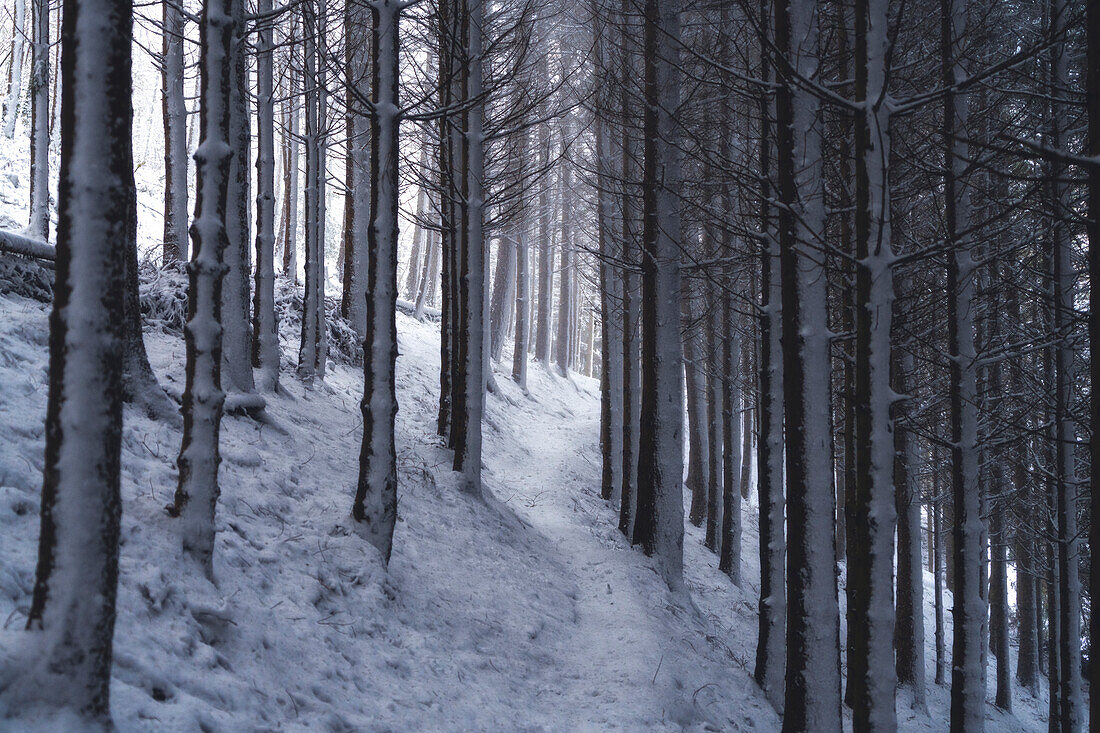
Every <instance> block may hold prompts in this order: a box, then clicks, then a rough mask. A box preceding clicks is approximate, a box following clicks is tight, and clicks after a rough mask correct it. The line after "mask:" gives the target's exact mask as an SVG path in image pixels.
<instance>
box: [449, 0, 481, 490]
mask: <svg viewBox="0 0 1100 733" xmlns="http://www.w3.org/2000/svg"><path fill="white" fill-rule="evenodd" d="M464 3H465V4H464V9H465V10H466V14H465V15H466V17H465V18H464V25H465V28H464V31H465V33H464V38H465V39H466V44H465V48H466V58H465V63H464V67H463V77H462V78H463V89H462V92H463V95H462V96H463V99H464V100H466V101H471V100H476V101H473V103H472V104H470V107H469V108H468V109H467V110H466V112H465V114H464V115H463V117H464V122H465V125H464V128H463V135H462V169H461V172H462V176H463V178H462V193H463V196H462V201H463V203H464V206H463V212H462V213H463V216H462V230H461V232H460V237H461V249H460V255H461V256H460V263H459V300H460V302H461V309H460V319H461V322H460V328H459V331H458V339H459V342H460V348H459V353H460V355H461V357H462V363H461V366H462V375H461V376H462V384H461V385H460V389H461V391H462V399H461V404H460V405H459V406H457V407H456V411H455V419H456V420H457V421H458V422H459V423H461V429H460V430H459V432H458V435H460V436H461V441H460V442H458V441H457V440H456V445H455V460H454V470H455V471H460V472H462V487H463V490H465V491H467V492H469V493H471V494H474V495H475V496H480V495H481V418H482V413H483V411H484V403H485V376H484V373H485V371H484V370H485V359H484V356H485V355H484V349H485V338H484V315H485V292H484V291H485V233H484V206H485V189H484V181H485V159H484V145H485V132H484V127H483V114H484V110H483V104H484V101H483V100H482V99H481V95H482V92H483V86H482V69H481V65H482V53H483V52H482V35H481V34H482V23H483V22H484V6H483V0H464Z"/></svg>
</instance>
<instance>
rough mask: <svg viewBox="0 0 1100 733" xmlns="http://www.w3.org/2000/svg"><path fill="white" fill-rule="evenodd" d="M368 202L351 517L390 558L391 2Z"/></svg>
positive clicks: (377, 67)
mask: <svg viewBox="0 0 1100 733" xmlns="http://www.w3.org/2000/svg"><path fill="white" fill-rule="evenodd" d="M372 7H373V9H372V12H371V17H372V20H373V28H372V41H373V42H372V43H371V74H372V85H371V87H372V89H373V92H374V94H373V98H372V102H373V106H374V109H373V112H372V114H371V136H370V143H371V150H370V161H371V162H370V170H371V201H370V204H371V205H370V210H371V217H370V228H369V230H368V237H369V242H368V249H367V251H368V253H369V261H368V264H367V277H368V279H369V280H368V284H367V292H368V293H370V297H369V298H368V299H367V334H366V339H365V341H364V343H363V384H364V388H363V401H362V403H361V404H360V409H361V411H362V413H363V445H362V450H361V452H360V454H359V486H358V488H357V490H356V493H355V504H354V507H353V509H352V516H354V517H355V519H356V521H357V522H359V523H360V526H361V528H362V529H361V531H362V533H363V535H364V538H365V539H366V540H367V541H368V542H370V543H371V544H372V545H374V546H375V547H376V548H377V549H378V551H379V552H380V553H381V554H382V557H383V559H384V560H385V562H386V563H389V560H390V553H391V551H392V549H393V530H394V525H395V523H396V521H397V448H396V443H395V440H394V421H395V420H396V418H397V392H396V379H395V378H396V371H395V368H396V362H397V316H396V311H397V236H398V218H397V203H398V169H397V166H398V160H399V144H398V138H399V122H400V118H399V116H398V115H399V110H400V107H399V106H398V105H399V95H398V85H399V83H400V82H399V79H400V77H399V72H398V49H399V48H400V43H399V36H398V31H399V29H398V20H399V17H400V12H401V5H400V3H399V2H397V0H381V2H377V3H375V4H374V5H373V6H372Z"/></svg>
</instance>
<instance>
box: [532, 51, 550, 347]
mask: <svg viewBox="0 0 1100 733" xmlns="http://www.w3.org/2000/svg"><path fill="white" fill-rule="evenodd" d="M549 73H550V69H549V64H548V62H547V61H546V57H545V56H544V57H543V58H542V59H540V61H539V67H538V69H537V70H536V71H535V74H536V76H537V77H539V78H542V79H545V78H547V77H548V76H549ZM550 155H551V150H550V126H549V125H539V170H541V171H543V172H544V173H543V179H542V183H541V184H540V185H539V205H538V210H539V235H538V236H539V303H538V309H539V317H538V324H537V330H536V334H535V358H536V359H538V360H539V361H541V362H542V363H543V365H544V366H549V365H550V356H551V354H550V346H551V342H552V340H553V331H552V329H551V323H550V320H551V318H552V317H553V300H554V248H553V246H552V244H551V241H550V211H551V209H550V187H551V186H552V185H553V184H552V182H551V179H550V176H549V174H548V173H547V172H546V171H547V170H548V168H549V166H550Z"/></svg>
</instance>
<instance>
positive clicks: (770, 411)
mask: <svg viewBox="0 0 1100 733" xmlns="http://www.w3.org/2000/svg"><path fill="white" fill-rule="evenodd" d="M770 7H771V5H770V0H760V23H761V25H762V26H764V27H765V28H766V27H767V26H768V25H769V23H768V10H769V8H770ZM767 46H768V39H767V38H762V39H761V58H762V59H763V60H762V62H761V76H762V77H763V78H765V79H770V78H771V77H772V73H771V68H770V67H769V65H768V63H767V61H766V59H767V57H768V53H767V50H768V49H767ZM771 98H772V97H771V95H769V94H766V93H763V92H761V93H760V95H759V118H760V149H759V164H760V171H761V176H760V185H761V190H760V192H759V195H760V235H761V240H762V246H761V252H760V315H759V319H758V323H759V329H758V330H759V332H760V363H759V364H758V365H757V366H758V369H759V371H758V382H759V385H760V387H759V389H760V391H759V405H760V442H759V444H758V447H757V450H758V455H759V469H758V476H757V485H758V488H757V493H758V495H759V500H760V535H759V537H760V546H759V554H760V601H759V613H758V622H759V626H758V630H757V641H756V660H755V666H754V668H753V679H755V680H756V683H757V684H758V685H760V687H761V689H762V690H763V691H764V695H765V697H767V699H768V702H770V703H771V704H772V707H773V708H775V709H776V711H777V712H779V713H780V714H782V712H783V697H784V680H785V675H786V667H785V665H786V639H785V636H784V630H785V627H786V623H787V592H786V590H787V589H786V584H785V576H784V566H785V565H786V541H785V531H784V516H785V503H786V501H785V496H786V492H785V490H784V475H783V464H784V457H783V394H784V390H783V353H782V346H781V342H780V336H781V334H782V323H783V319H782V307H783V303H782V297H781V295H782V290H781V282H780V272H779V270H780V268H779V243H778V240H777V238H776V232H775V229H774V225H773V223H772V213H771V205H770V201H771V198H772V195H773V193H772V187H771V171H772V160H771V156H772V152H771V142H772V135H773V128H772V125H771V120H772V118H773V116H774V110H773V108H772V104H771V102H770V100H771Z"/></svg>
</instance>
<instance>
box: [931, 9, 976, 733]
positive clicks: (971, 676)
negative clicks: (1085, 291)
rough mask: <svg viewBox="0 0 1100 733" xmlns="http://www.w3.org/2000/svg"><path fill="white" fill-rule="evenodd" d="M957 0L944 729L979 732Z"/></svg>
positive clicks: (950, 144) (946, 69) (948, 49)
mask: <svg viewBox="0 0 1100 733" xmlns="http://www.w3.org/2000/svg"><path fill="white" fill-rule="evenodd" d="M965 37H966V2H965V0H942V2H941V38H940V45H941V67H942V79H943V83H944V85H945V88H946V89H947V92H946V94H945V96H944V115H943V128H942V135H943V146H944V163H945V165H944V224H945V234H946V245H947V248H948V257H947V288H946V292H945V293H944V295H945V298H946V300H947V311H948V323H947V341H948V360H949V366H950V390H949V391H950V395H949V402H950V407H949V415H950V417H949V423H950V433H951V437H950V440H951V460H950V465H951V496H952V508H953V513H954V516H953V520H954V524H953V527H952V533H953V535H954V544H955V547H954V552H953V558H952V562H953V565H954V579H955V584H954V604H953V606H952V614H951V615H952V620H953V638H952V648H951V728H952V730H960V731H980V730H982V729H983V727H984V724H985V659H984V646H985V638H986V611H987V603H986V598H985V593H984V583H983V581H982V577H981V576H982V552H983V548H984V547H985V526H984V523H983V521H982V517H981V498H980V490H979V486H978V446H977V442H978V415H977V387H976V370H977V365H976V359H977V355H976V352H975V348H974V304H973V300H974V269H975V264H974V260H973V259H972V257H971V254H970V244H971V243H970V239H969V234H968V231H969V229H970V194H969V190H968V189H967V186H966V181H964V180H963V176H964V174H965V171H966V167H967V161H968V159H969V151H968V145H967V143H966V140H965V138H964V137H963V135H962V132H963V131H965V130H966V129H967V117H968V111H967V106H968V103H967V95H966V93H965V92H961V91H957V90H956V89H955V85H957V84H958V83H959V82H961V81H962V80H963V79H965V78H966V69H965V68H964V66H963V43H964V39H965Z"/></svg>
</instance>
